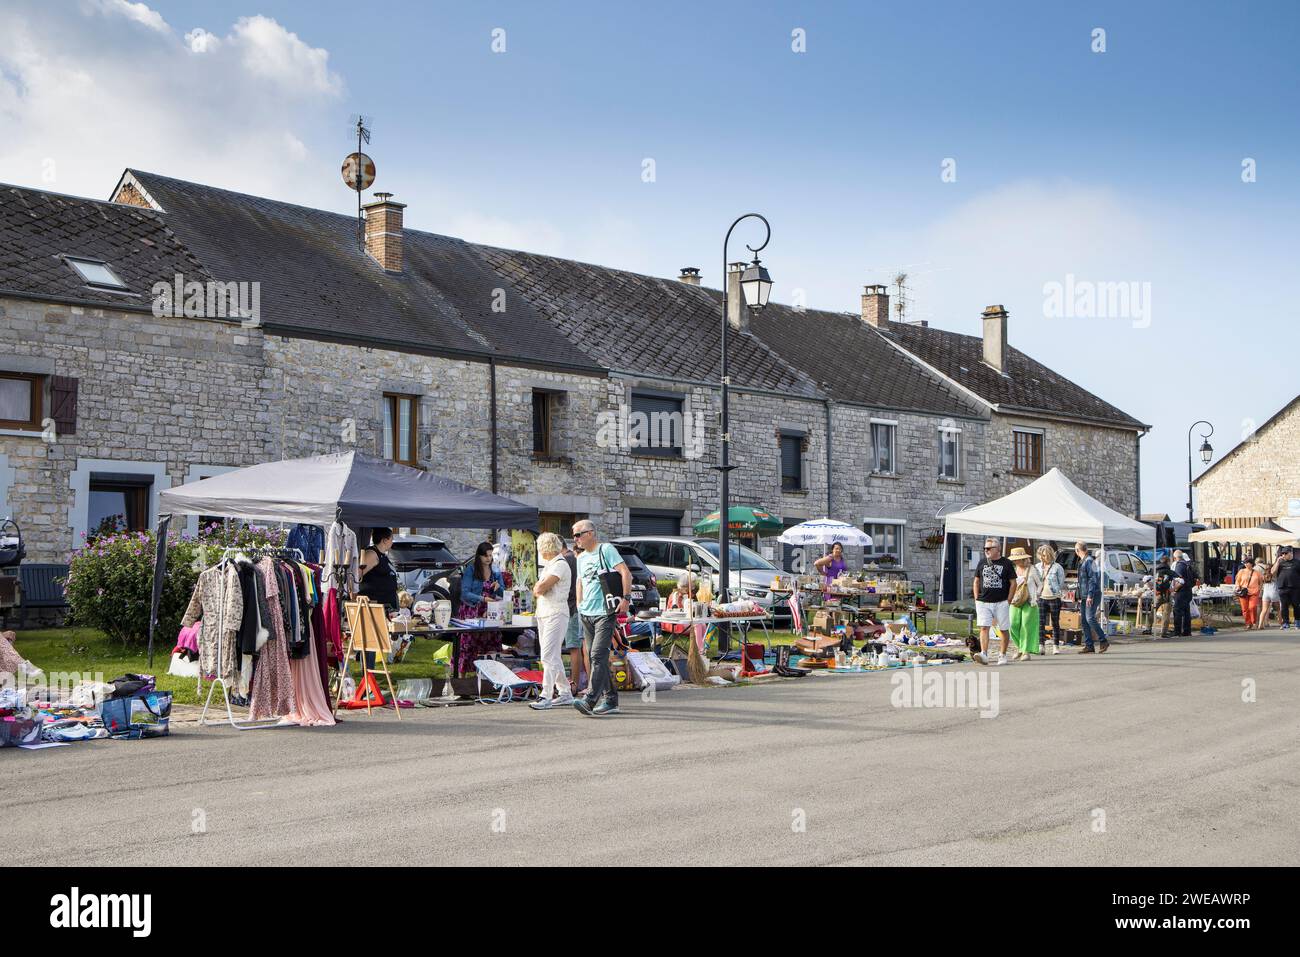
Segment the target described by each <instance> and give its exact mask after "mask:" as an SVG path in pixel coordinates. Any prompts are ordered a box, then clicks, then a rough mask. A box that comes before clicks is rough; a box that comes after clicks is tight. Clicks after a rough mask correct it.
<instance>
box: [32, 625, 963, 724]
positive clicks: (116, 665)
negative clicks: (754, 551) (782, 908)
mask: <svg viewBox="0 0 1300 957" xmlns="http://www.w3.org/2000/svg"><path fill="white" fill-rule="evenodd" d="M934 621H935V616H934V615H933V614H932V615H931V622H932V627H931V631H933V630H934V627H933V623H934ZM942 624H943V627H944V629H945V630H947V631H950V632H953V633H956V634H958V635H962V636H964V635H965V634H966V619H965V618H954V619H949V618H948V617H947V616H944V618H943V620H942ZM17 635H18V641H17V645H16V647H17V649H18V652H19V654H21V655H22V656H23V657H24V658H26V659H28V660H29V661H31V662H32V663H33V664H35V665H36V666H37V667H38V668H40V669H41V670H43V671H44V672H45V673H46V674H47V675H53V674H55V673H58V672H63V673H65V674H68V673H75V674H78V675H81V676H83V677H85V678H86V679H93V678H96V677H99V678H102V679H103V680H105V681H107V680H111V679H113V678H116V677H118V676H119V675H123V674H126V673H128V672H132V673H135V674H141V673H149V674H152V675H154V676H155V678H156V679H157V686H158V688H159V689H160V690H164V691H170V692H172V695H173V700H174V701H175V702H176V703H177V704H202V698H201V697H200V692H199V691H198V690H197V689H196V687H195V679H193V678H178V677H176V676H174V675H169V674H167V666H168V665H169V664H170V662H171V650H172V643H171V642H170V641H167V642H163V643H162V644H160V645H159V646H157V648H156V649H155V654H154V662H153V667H152V668H151V667H150V666H149V659H148V655H147V654H146V653H145V651H144V650H143V649H140V650H135V649H124V648H123V647H122V645H121V644H120V643H118V642H114V641H110V640H109V639H108V638H106V637H105V636H104V634H103V633H102V632H100V631H98V630H96V629H94V628H45V629H36V630H32V631H20V632H18V633H17ZM751 635H752V636H753V639H754V640H759V641H761V640H764V634H763V631H762V630H761V629H754V630H753V631H752V632H751ZM794 637H795V636H794V634H793V633H792V632H789V631H777V630H773V631H772V632H771V640H772V643H773V644H784V645H788V644H792V643H793V642H794ZM443 644H444V643H443V642H440V641H436V640H430V639H424V638H417V639H416V641H415V644H414V645H413V646H412V647H411V650H410V652H409V653H408V654H407V656H406V660H405V661H403V662H401V663H400V664H394V665H390V666H389V670H390V671H391V672H392V675H393V680H394V682H397V681H400V680H401V679H403V678H428V677H432V676H435V675H436V676H438V677H441V676H442V675H443V673H444V672H443V669H442V665H441V664H440V663H437V662H435V661H434V657H433V656H434V652H435V651H436V650H437V649H438V648H440V647H441V646H442V645H443ZM733 647H734V642H733ZM709 651H710V654H713V653H716V651H717V648H716V645H714V644H713V643H711V644H710V648H709ZM353 673H354V675H355V673H356V672H355V668H354V669H353ZM64 680H67V679H64ZM202 694H204V695H206V694H207V686H206V685H204V687H203V691H202ZM217 700H218V701H219V700H220V696H218V698H217Z"/></svg>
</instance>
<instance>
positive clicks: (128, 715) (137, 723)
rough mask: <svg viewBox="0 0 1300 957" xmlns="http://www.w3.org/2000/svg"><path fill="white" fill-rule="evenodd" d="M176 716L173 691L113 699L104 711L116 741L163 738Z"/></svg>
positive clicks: (102, 713)
mask: <svg viewBox="0 0 1300 957" xmlns="http://www.w3.org/2000/svg"><path fill="white" fill-rule="evenodd" d="M171 714H172V693H171V692H170V691H149V692H146V693H145V694H142V695H138V696H136V697H133V698H110V699H108V700H107V701H105V702H104V705H103V708H102V710H101V711H100V716H101V717H102V718H103V721H104V727H105V728H107V729H108V733H109V736H110V737H114V738H161V737H162V736H163V735H165V734H167V733H168V723H169V720H170V718H171Z"/></svg>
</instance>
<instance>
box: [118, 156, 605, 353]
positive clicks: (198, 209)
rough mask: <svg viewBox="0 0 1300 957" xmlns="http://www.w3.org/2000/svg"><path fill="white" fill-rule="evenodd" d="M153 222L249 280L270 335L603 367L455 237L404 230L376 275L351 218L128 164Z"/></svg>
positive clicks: (232, 277) (207, 260) (219, 272)
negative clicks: (391, 258) (497, 303)
mask: <svg viewBox="0 0 1300 957" xmlns="http://www.w3.org/2000/svg"><path fill="white" fill-rule="evenodd" d="M128 172H130V173H131V175H133V176H134V177H135V179H136V181H137V182H139V183H140V184H141V185H142V186H144V188H145V189H146V190H147V191H148V193H149V196H150V197H151V198H152V199H153V200H154V201H155V202H157V203H158V204H159V205H160V206H162V208H163V210H164V212H163V214H162V216H163V218H164V220H165V221H166V222H167V223H168V224H169V225H170V226H171V228H172V229H173V230H174V231H175V233H176V235H177V236H178V237H179V238H180V239H181V240H182V241H183V242H184V243H185V245H186V246H187V247H189V248H190V249H191V250H193V252H194V254H195V256H196V257H197V258H198V259H199V260H200V261H201V262H202V263H203V264H204V265H205V266H207V267H208V268H209V269H210V270H211V271H212V272H213V273H214V274H215V275H216V276H217V277H218V278H219V279H222V280H226V281H253V280H257V281H260V282H261V284H262V287H261V309H262V317H263V323H264V324H265V326H266V328H267V329H269V330H271V331H273V332H282V333H285V334H289V335H292V334H300V335H308V336H325V337H328V338H334V339H340V340H343V341H353V342H358V343H362V344H365V345H372V346H379V347H383V346H388V347H391V348H396V349H413V350H427V351H431V352H433V353H435V354H444V355H450V356H456V355H462V356H467V357H469V356H474V357H479V358H483V357H487V356H495V357H497V358H502V359H515V360H524V361H528V362H535V363H541V364H545V365H551V366H566V367H576V368H579V369H583V370H587V371H592V372H597V371H603V370H601V369H600V367H599V366H598V365H597V364H596V363H594V362H592V361H591V359H590V358H588V357H587V356H586V355H584V354H583V353H582V352H580V351H578V350H576V349H575V348H574V347H573V345H572V344H571V343H570V342H568V341H567V340H566V339H565V338H564V337H563V336H562V335H560V334H559V332H557V331H556V329H555V328H554V326H552V325H551V324H550V323H549V322H547V321H546V320H545V319H544V318H542V317H541V316H540V315H539V314H538V313H537V312H536V311H535V310H534V309H533V308H532V307H531V306H530V304H529V302H528V301H527V300H526V299H525V298H524V297H522V296H519V295H517V294H514V292H515V291H514V290H512V289H509V288H506V303H507V308H506V310H505V311H504V312H498V313H494V312H492V304H493V301H494V290H496V289H498V288H501V287H502V282H501V279H500V277H499V276H497V275H495V274H494V273H493V272H492V271H491V270H490V269H488V268H487V267H486V265H485V264H484V263H483V261H482V260H481V259H480V258H479V257H478V256H477V255H476V254H475V252H474V250H473V248H472V247H471V246H470V245H469V244H468V243H466V242H464V241H462V240H459V239H453V238H451V237H448V236H439V235H436V234H434V233H425V232H419V231H416V230H411V229H408V230H406V231H405V234H404V257H405V260H404V264H403V266H404V268H403V271H402V272H401V273H400V274H393V273H387V272H385V271H384V270H382V269H380V268H379V266H378V265H377V264H376V263H375V261H374V260H373V259H371V258H370V257H369V256H368V255H367V254H366V253H365V252H364V251H363V250H361V249H360V247H359V246H358V244H357V238H356V227H357V223H356V218H355V217H353V216H346V215H343V214H340V213H331V212H326V211H324V210H319V209H311V208H309V207H305V206H296V205H294V204H292V203H282V202H278V201H276V200H270V199H263V198H261V197H257V196H249V195H247V194H244V193H235V192H231V191H229V190H224V189H217V188H215V187H211V186H203V185H200V184H198V183H190V182H186V181H184V180H178V179H171V178H170V177H166V176H159V175H157V174H155V173H145V172H141V171H138V170H129V171H128Z"/></svg>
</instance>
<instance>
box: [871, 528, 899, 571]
mask: <svg viewBox="0 0 1300 957" xmlns="http://www.w3.org/2000/svg"><path fill="white" fill-rule="evenodd" d="M862 530H863V531H864V532H866V533H867V534H868V535H870V536H871V545H870V546H868V547H867V548H866V549H865V550H864V551H863V553H862V554H863V556H864V557H866V558H881V557H883V556H885V555H891V556H893V558H895V559H896V560H897V561H899V562H902V560H903V526H902V524H901V523H900V522H866V523H864V524H863V526H862Z"/></svg>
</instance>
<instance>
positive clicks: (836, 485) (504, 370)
mask: <svg viewBox="0 0 1300 957" xmlns="http://www.w3.org/2000/svg"><path fill="white" fill-rule="evenodd" d="M404 209H405V207H404V206H403V205H402V204H401V203H398V202H395V201H394V200H393V198H392V196H391V195H389V194H376V197H375V199H374V201H372V202H370V203H368V204H366V206H365V210H364V213H365V215H364V223H363V225H361V226H360V227H359V226H358V223H357V221H356V220H355V219H354V218H353V217H350V216H345V215H340V214H335V213H329V212H325V211H321V210H314V209H308V208H305V207H301V206H295V205H292V204H288V203H282V202H278V201H275V200H269V199H263V198H258V197H253V196H248V195H244V194H240V193H234V192H230V191H226V190H221V189H216V188H213V187H209V186H204V185H200V184H195V183H188V182H184V181H181V180H176V179H171V178H168V177H164V176H158V175H156V174H150V173H144V172H141V171H135V170H128V171H126V172H125V173H124V174H123V176H122V178H121V180H120V182H119V184H118V186H117V188H116V189H115V190H114V192H113V195H112V201H110V202H103V201H97V200H89V199H81V198H75V197H66V196H59V195H57V194H52V193H48V192H43V191H39V190H31V189H23V188H19V187H4V188H3V189H2V190H0V240H3V242H0V328H3V332H4V349H3V352H0V398H3V404H2V405H0V514H13V515H14V516H15V518H17V519H18V520H19V521H20V522H21V523H22V524H23V527H24V530H25V533H26V535H27V538H28V543H29V553H30V557H31V560H33V561H43V562H61V561H65V560H66V556H67V554H68V552H69V550H71V549H72V548H75V547H76V545H77V544H78V543H79V541H80V539H81V536H82V535H83V534H85V533H87V532H88V531H93V530H94V528H95V527H96V526H97V525H98V524H99V523H100V522H102V521H103V520H105V519H106V518H110V517H113V516H117V519H116V520H117V521H119V522H120V523H124V524H126V525H129V526H131V527H139V528H143V527H148V526H149V525H151V524H152V523H153V522H154V521H155V520H156V518H157V515H156V511H157V497H158V493H159V492H160V491H162V490H163V489H165V488H168V487H170V486H172V485H175V484H181V483H184V482H187V481H193V480H196V479H201V478H204V477H207V476H210V475H215V474H219V473H221V472H223V471H226V470H229V469H232V468H238V467H241V466H244V465H249V464H253V463H255V462H258V461H265V460H267V459H274V458H281V457H297V456H302V455H309V454H313V453H319V452H325V451H338V450H342V449H345V448H352V447H355V448H359V449H362V450H364V451H368V452H372V453H373V454H377V455H381V456H386V457H389V458H392V459H394V460H397V461H402V462H407V463H409V464H412V465H415V466H417V467H421V468H429V469H433V470H436V471H439V472H442V473H444V474H448V475H451V476H453V477H456V478H459V479H461V480H462V481H465V482H467V483H469V484H471V485H474V486H477V487H480V488H486V489H492V490H494V491H498V492H500V493H501V494H504V495H508V496H510V497H512V498H515V499H518V500H521V501H524V502H528V503H529V504H532V505H535V506H536V507H537V508H538V509H539V510H541V512H542V520H543V526H544V527H547V528H553V529H560V530H563V529H566V528H567V526H568V524H569V523H570V522H571V521H573V520H574V519H575V518H578V517H591V518H593V519H595V520H596V521H598V522H599V523H600V524H601V525H602V526H603V528H604V529H605V531H606V533H607V534H609V535H618V534H627V533H630V532H640V533H646V532H656V533H658V532H663V533H666V532H687V533H689V530H690V529H691V527H692V526H693V525H694V524H695V522H697V521H698V520H699V519H700V518H702V517H704V515H706V514H708V513H709V512H711V511H713V510H715V509H716V506H717V495H718V493H717V484H718V479H717V471H716V469H715V468H714V466H715V465H716V463H717V460H718V446H719V439H720V437H719V429H718V423H719V408H718V398H719V394H718V388H717V385H716V383H717V381H718V376H719V345H720V337H721V324H722V323H721V318H720V313H721V308H722V295H721V292H720V291H719V290H716V289H711V288H707V287H705V286H703V285H701V284H700V277H699V272H698V270H693V269H687V270H684V271H683V274H682V275H681V276H680V277H677V278H674V279H668V278H658V277H652V276H645V275H639V274H635V273H630V272H626V271H622V270H616V269H610V268H607V267H602V266H595V265H590V264H585V263H578V262H573V261H569V260H564V259H560V258H557V257H551V256H541V255H537V254H532V253H526V252H519V251H513V250H504V249H496V248H492V247H487V246H482V245H477V244H473V243H468V242H465V241H463V240H459V239H455V238H451V237H446V236H441V235H437V234H433V233H427V232H421V231H416V230H410V229H406V228H404V225H403V219H404ZM725 281H726V282H728V283H729V284H731V286H732V287H733V291H734V295H732V296H731V297H730V302H731V304H732V305H733V308H732V309H731V312H730V315H729V316H728V323H729V336H728V339H729V357H730V365H729V373H730V378H731V385H732V388H731V395H732V407H731V460H732V462H733V464H735V465H736V466H737V468H736V470H735V471H734V472H733V473H732V481H731V484H732V501H733V503H736V504H751V505H761V506H763V507H766V508H767V509H768V510H770V511H772V512H773V513H774V514H777V515H780V516H781V517H782V518H783V520H784V521H785V522H786V523H787V524H793V523H796V522H798V521H802V520H804V519H807V518H814V517H820V516H822V515H827V514H829V515H831V516H833V517H837V518H841V519H843V520H848V521H853V522H855V523H858V524H861V525H863V526H864V527H867V528H868V530H869V531H870V532H871V534H872V535H873V538H875V539H876V545H875V546H873V548H872V553H873V557H876V558H880V557H883V556H885V555H889V556H890V557H892V558H893V559H894V560H895V561H896V562H898V563H899V564H901V565H902V566H903V567H904V568H906V569H907V570H908V572H909V573H910V574H911V576H912V577H913V578H914V579H917V580H920V581H923V582H925V584H926V587H927V588H928V589H933V587H934V584H935V582H936V580H937V578H938V575H939V555H940V551H939V549H938V547H937V538H936V537H937V536H938V529H939V528H940V526H941V524H942V518H941V517H942V515H943V514H944V513H945V511H950V510H952V509H956V508H961V507H964V506H966V505H969V504H974V503H977V502H980V501H983V500H985V499H986V498H988V497H991V496H992V495H994V494H1000V493H1001V491H1003V490H1006V489H1008V488H1009V487H1014V486H1013V485H1012V484H1010V483H1014V482H1015V481H1023V480H1024V477H1023V476H1021V475H1019V474H1018V471H1017V470H1014V469H1013V468H1012V465H1014V464H1015V463H1014V462H1013V461H1012V452H1011V446H1012V443H1013V442H1020V441H1021V440H1020V439H1019V438H1017V437H1016V436H1018V435H1020V432H1021V430H1022V429H1026V430H1028V429H1036V430H1037V432H1036V433H1032V434H1037V435H1039V436H1040V439H1039V442H1038V444H1037V446H1036V448H1037V449H1038V453H1037V455H1038V457H1037V459H1036V460H1033V461H1034V462H1036V463H1037V466H1038V467H1039V468H1044V467H1047V465H1050V464H1060V465H1062V467H1063V468H1065V469H1066V470H1067V471H1069V472H1070V473H1071V475H1072V476H1073V477H1074V478H1075V480H1076V481H1078V482H1080V484H1082V485H1083V486H1084V487H1085V488H1088V489H1089V491H1091V492H1092V493H1093V494H1096V495H1098V497H1101V498H1103V499H1104V500H1107V501H1108V502H1110V503H1111V504H1113V505H1116V507H1120V508H1122V509H1123V510H1125V511H1127V512H1130V513H1132V512H1135V511H1136V508H1137V485H1136V481H1137V459H1138V445H1137V438H1138V437H1139V435H1140V434H1141V431H1142V430H1143V428H1144V427H1143V426H1141V425H1140V423H1137V422H1136V421H1134V420H1131V419H1129V418H1128V417H1127V416H1124V415H1123V413H1120V412H1119V411H1118V410H1115V409H1114V408H1113V407H1111V406H1109V405H1107V404H1106V403H1104V402H1102V401H1101V400H1100V399H1097V398H1096V397H1094V396H1091V395H1090V394H1089V393H1087V392H1086V391H1084V390H1082V389H1080V388H1079V387H1077V386H1075V385H1073V384H1072V383H1069V382H1068V380H1065V379H1063V378H1061V377H1059V376H1056V375H1055V374H1054V373H1052V372H1051V371H1050V370H1047V369H1045V368H1044V367H1043V366H1041V365H1039V364H1038V363H1035V362H1034V361H1033V360H1032V359H1030V358H1029V357H1027V356H1024V355H1023V354H1022V353H1019V352H1018V351H1016V350H1013V349H1009V348H1005V349H1004V351H1003V353H1001V355H1002V361H1003V362H1004V363H1005V365H1006V368H1005V371H1004V372H1003V373H1000V374H999V375H998V376H997V377H992V376H990V375H989V374H987V373H986V372H983V371H980V372H978V374H976V375H970V374H968V373H969V369H968V367H974V366H978V365H979V364H980V362H981V361H982V353H981V344H980V340H979V339H978V338H975V339H972V337H967V336H959V335H957V334H955V333H941V332H939V331H938V330H927V329H922V328H920V327H913V326H901V325H899V324H897V323H890V322H889V320H888V297H887V296H885V295H884V291H883V289H880V288H878V287H872V288H870V289H869V290H868V293H867V295H864V296H863V304H862V313H861V315H845V314H840V313H833V312H824V311H817V310H796V309H794V308H791V307H787V306H781V305H777V304H773V305H771V306H769V307H768V309H766V310H764V311H762V312H760V313H754V314H751V313H749V312H748V310H744V309H741V308H739V307H738V303H739V302H740V295H739V291H738V281H739V277H738V273H737V272H735V271H734V270H733V271H732V272H730V273H729V274H728V276H727V277H725ZM159 284H162V285H161V286H160V285H159ZM187 284H191V285H187ZM164 286H165V287H167V288H169V289H173V290H174V292H173V293H171V294H170V296H169V297H163V298H160V297H159V296H158V295H157V293H158V290H159V289H161V288H163V287H164ZM164 298H165V299H169V300H170V301H169V302H165V303H164V304H165V305H167V306H168V307H169V308H167V309H162V310H159V309H156V308H155V306H156V305H157V303H158V302H162V301H163V299H164ZM231 302H235V303H237V304H239V305H241V306H242V307H243V308H242V311H241V310H239V309H234V310H232V309H231V308H230V303H231ZM985 321H986V329H987V323H988V319H987V317H986V320H985ZM1001 336H1002V338H1001V342H1002V343H1003V345H1004V347H1005V314H1004V315H1003V317H1002V325H1001ZM986 339H987V336H986ZM967 340H970V342H973V343H974V345H973V346H972V345H971V344H970V342H968V341H967ZM972 348H973V349H974V351H975V358H974V359H973V360H972V359H971V358H969V356H968V353H969V352H970V351H971V349H972ZM986 379H987V380H989V381H988V382H986V381H985V380H986ZM1004 380H1005V382H1004ZM1007 383H1009V384H1007ZM1042 383H1047V384H1048V385H1049V386H1050V388H1043V389H1036V388H1033V387H1031V386H1037V385H1039V384H1042ZM1025 393H1028V395H1026V394H1025ZM1040 393H1041V395H1047V396H1050V397H1051V398H1052V401H1051V402H1047V401H1046V400H1044V399H1043V398H1042V397H1041V395H1040ZM1080 410H1083V411H1082V413H1081V412H1080ZM1049 434H1050V439H1048V438H1047V436H1048V435H1049ZM1017 448H1018V446H1017ZM1098 452H1101V453H1103V457H1105V458H1107V459H1108V462H1107V463H1106V464H1105V465H1104V467H1103V466H1102V465H1101V464H1100V463H1094V462H1092V461H1090V458H1089V456H1090V454H1094V453H1098ZM1045 463H1046V464H1045ZM190 524H191V527H195V526H196V525H197V521H192V522H191V523H190ZM487 531H488V530H483V532H482V533H483V534H485V533H486V532H487ZM480 534H481V533H479V532H473V533H470V532H466V533H460V534H455V533H453V534H451V535H449V536H448V537H449V541H450V544H451V545H452V547H453V549H454V550H456V551H458V552H464V551H465V550H467V549H468V548H469V547H470V546H471V545H472V543H473V541H474V540H475V539H476V538H478V537H480ZM776 557H779V558H783V559H785V560H787V561H789V560H792V559H793V558H794V557H795V556H791V555H789V554H785V555H780V554H778V555H777V556H776ZM954 564H955V560H954ZM957 574H960V573H959V572H957Z"/></svg>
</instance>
